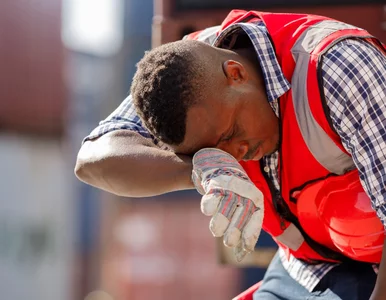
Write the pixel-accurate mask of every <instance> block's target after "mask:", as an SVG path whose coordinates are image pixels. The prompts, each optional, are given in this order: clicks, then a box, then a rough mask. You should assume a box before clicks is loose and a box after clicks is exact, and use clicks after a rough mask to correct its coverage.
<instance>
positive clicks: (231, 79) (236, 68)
mask: <svg viewBox="0 0 386 300" xmlns="http://www.w3.org/2000/svg"><path fill="white" fill-rule="evenodd" d="M222 68H223V71H224V74H225V77H226V78H227V82H228V84H229V85H234V84H242V83H244V82H245V81H246V80H247V79H248V72H247V70H246V69H245V68H244V66H243V65H242V64H241V63H240V62H238V61H235V60H227V61H224V62H223V63H222Z"/></svg>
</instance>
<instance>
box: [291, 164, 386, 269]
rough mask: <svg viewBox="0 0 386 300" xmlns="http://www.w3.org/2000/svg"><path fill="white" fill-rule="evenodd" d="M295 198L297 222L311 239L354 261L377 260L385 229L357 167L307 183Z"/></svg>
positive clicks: (379, 257) (380, 252)
mask: <svg viewBox="0 0 386 300" xmlns="http://www.w3.org/2000/svg"><path fill="white" fill-rule="evenodd" d="M296 198H297V209H298V218H299V222H300V224H301V226H302V227H303V229H304V230H305V231H306V233H307V234H309V235H310V237H311V238H313V239H314V240H315V241H317V242H319V243H321V244H323V245H325V246H327V247H329V248H331V249H333V250H335V251H340V252H341V253H343V254H344V255H346V256H348V257H350V258H352V259H354V260H359V261H364V262H372V263H379V262H380V260H381V256H382V248H383V242H384V232H385V229H384V227H383V225H382V222H381V221H380V219H379V218H378V216H377V214H376V212H375V210H374V209H373V208H372V207H371V201H370V198H369V197H368V195H367V194H366V192H365V191H364V189H363V187H362V185H361V183H360V180H359V175H358V171H357V170H353V171H350V172H348V173H346V174H344V175H341V176H329V177H327V178H325V179H323V180H320V181H317V182H314V183H311V184H309V185H307V186H306V187H305V188H304V189H303V190H301V191H300V192H299V193H298V195H297V197H296Z"/></svg>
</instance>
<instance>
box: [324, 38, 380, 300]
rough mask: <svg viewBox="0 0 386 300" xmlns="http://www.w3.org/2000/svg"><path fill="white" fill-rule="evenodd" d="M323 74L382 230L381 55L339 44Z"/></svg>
mask: <svg viewBox="0 0 386 300" xmlns="http://www.w3.org/2000/svg"><path fill="white" fill-rule="evenodd" d="M322 70H323V79H324V92H325V95H326V100H327V105H328V106H329V108H330V115H331V119H332V122H333V125H334V128H335V129H336V131H337V132H338V134H339V136H340V137H341V139H342V143H343V145H344V147H345V148H346V149H347V151H348V152H349V153H350V154H351V155H352V158H353V160H354V163H355V165H356V166H357V168H358V171H359V174H360V179H361V183H362V185H363V188H364V189H365V191H366V192H367V194H368V195H369V197H370V199H371V203H372V207H373V208H374V209H375V210H376V212H377V215H378V216H379V218H380V220H381V221H382V223H383V225H384V226H385V227H386V184H385V182H386V131H385V125H386V103H385V99H386V78H385V76H386V58H385V55H384V54H382V53H381V52H380V51H377V50H375V49H374V48H373V47H372V46H370V45H368V44H365V43H363V42H359V41H347V42H346V41H343V42H340V45H337V46H335V47H334V48H332V49H331V50H330V51H329V52H328V53H327V54H326V56H325V58H324V65H323V67H322ZM378 299H386V241H385V242H384V247H383V255H382V261H381V264H380V268H379V273H378V277H377V282H376V286H375V289H374V291H373V294H372V296H371V300H378Z"/></svg>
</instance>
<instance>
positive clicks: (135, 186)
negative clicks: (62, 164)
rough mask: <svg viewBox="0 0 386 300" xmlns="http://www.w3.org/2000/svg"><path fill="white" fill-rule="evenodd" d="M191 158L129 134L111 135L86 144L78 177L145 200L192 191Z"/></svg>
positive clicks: (78, 161) (80, 152) (113, 191)
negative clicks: (147, 197)
mask: <svg viewBox="0 0 386 300" xmlns="http://www.w3.org/2000/svg"><path fill="white" fill-rule="evenodd" d="M191 171H192V165H191V158H190V157H188V156H177V155H176V154H174V153H173V152H169V151H165V150H161V149H159V148H158V147H156V146H154V144H152V143H151V142H150V141H148V140H147V139H145V138H143V137H142V136H140V135H138V134H137V133H134V132H130V131H124V130H121V131H115V132H111V133H108V134H106V135H104V136H102V137H101V138H99V139H97V140H95V141H89V142H86V143H85V144H84V145H83V146H82V148H81V150H80V151H79V154H78V159H77V163H76V167H75V173H76V175H77V177H78V178H79V179H80V180H82V181H84V182H86V183H88V184H90V185H93V186H95V187H98V188H100V189H103V190H106V191H108V192H111V193H113V194H116V195H120V196H126V197H146V196H154V195H159V194H163V193H167V192H171V191H177V190H183V189H192V188H193V184H192V182H191V180H190V176H191Z"/></svg>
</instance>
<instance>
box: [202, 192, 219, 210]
mask: <svg viewBox="0 0 386 300" xmlns="http://www.w3.org/2000/svg"><path fill="white" fill-rule="evenodd" d="M223 198H224V192H223V191H222V190H212V191H210V193H208V194H206V195H204V196H202V198H201V212H202V213H203V214H204V215H206V216H213V215H214V214H215V213H216V211H217V210H218V205H219V203H220V201H221V200H222V199H223Z"/></svg>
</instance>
